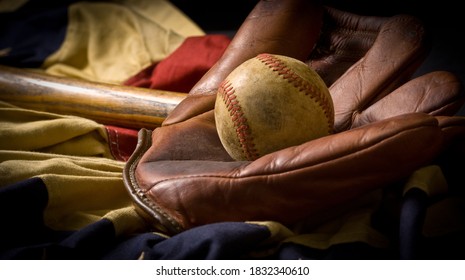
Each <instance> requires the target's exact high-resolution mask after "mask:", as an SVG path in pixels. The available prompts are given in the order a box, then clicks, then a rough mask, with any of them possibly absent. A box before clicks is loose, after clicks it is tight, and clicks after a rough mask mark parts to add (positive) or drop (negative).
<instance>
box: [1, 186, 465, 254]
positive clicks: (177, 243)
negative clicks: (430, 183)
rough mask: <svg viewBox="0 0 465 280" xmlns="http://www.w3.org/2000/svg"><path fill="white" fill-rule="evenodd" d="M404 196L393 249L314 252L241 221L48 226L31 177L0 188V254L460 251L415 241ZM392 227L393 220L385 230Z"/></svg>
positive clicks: (455, 238) (460, 243)
mask: <svg viewBox="0 0 465 280" xmlns="http://www.w3.org/2000/svg"><path fill="white" fill-rule="evenodd" d="M410 194H414V193H410ZM407 200H408V201H410V202H406V204H405V206H404V207H401V209H400V210H402V211H401V213H400V215H401V216H402V217H404V218H402V219H401V225H400V228H401V229H402V231H401V235H400V239H401V240H402V242H400V243H399V244H400V248H399V244H398V241H397V239H396V238H393V239H392V242H393V243H392V246H390V247H389V248H387V249H377V248H373V247H370V246H369V245H367V244H364V243H349V244H339V245H335V246H332V247H330V248H328V249H327V250H317V249H312V248H308V247H306V246H302V245H297V244H293V243H282V244H277V243H272V242H271V243H270V239H269V238H270V237H271V233H270V231H269V229H268V227H266V226H264V225H258V224H249V223H242V222H223V223H215V224H209V225H204V226H199V227H196V228H193V229H190V230H187V231H184V232H182V233H179V234H177V235H174V236H172V237H165V236H162V235H158V234H155V233H153V232H134V233H132V234H131V235H127V236H120V237H119V236H116V235H115V230H114V226H113V224H112V222H111V221H110V220H106V219H101V220H99V221H98V222H95V223H93V224H90V225H89V226H87V227H84V228H82V229H80V230H76V231H56V230H52V229H50V228H47V227H46V226H45V224H44V220H43V212H44V209H45V207H46V205H47V201H48V195H47V188H46V186H45V184H44V182H43V181H42V180H41V179H40V178H31V179H28V180H24V181H21V182H18V183H16V184H13V185H10V186H6V187H2V188H0V224H1V230H0V259H68V260H69V259H71V260H76V259H87V260H98V259H110V260H136V259H139V258H141V257H142V258H143V259H150V260H177V259H179V260H182V259H184V260H189V259H190V260H192V259H199V260H201V259H212V260H213V259H215V260H218V259H281V260H284V259H285V260H294V259H317V260H319V259H323V260H329V259H358V260H364V259H367V260H369V259H397V258H399V252H403V254H404V255H401V257H403V258H419V259H420V258H423V259H431V258H433V259H434V258H440V259H444V258H449V259H450V258H457V257H458V258H462V257H463V253H461V254H459V255H457V252H464V251H465V250H464V249H465V241H464V238H463V235H462V234H461V233H459V234H456V235H452V236H445V237H440V238H434V239H431V238H430V239H422V241H424V242H421V243H420V244H421V246H416V245H418V243H415V242H418V240H419V239H418V238H419V232H420V231H419V228H421V226H420V225H421V223H422V216H423V215H422V214H421V213H422V211H424V209H425V208H424V207H425V204H424V201H423V198H422V196H421V195H420V196H413V197H410V195H408V196H407ZM419 200H420V201H419ZM418 202H420V203H418ZM404 203H405V202H404ZM400 210H399V211H400ZM405 211H407V212H405ZM402 213H404V214H402ZM415 213H420V215H415ZM412 214H414V215H412ZM386 216H387V215H380V216H378V221H377V223H383V221H384V222H386V219H385V218H386ZM383 217H384V218H383ZM397 223H399V221H398V222H397ZM398 227H399V225H398V224H397V226H395V227H393V229H394V230H393V231H396V229H398ZM264 244H267V245H264ZM420 247H421V248H420ZM264 252H266V253H264ZM405 252H407V253H408V254H406V253H405ZM258 253H259V254H258ZM413 253H414V254H413Z"/></svg>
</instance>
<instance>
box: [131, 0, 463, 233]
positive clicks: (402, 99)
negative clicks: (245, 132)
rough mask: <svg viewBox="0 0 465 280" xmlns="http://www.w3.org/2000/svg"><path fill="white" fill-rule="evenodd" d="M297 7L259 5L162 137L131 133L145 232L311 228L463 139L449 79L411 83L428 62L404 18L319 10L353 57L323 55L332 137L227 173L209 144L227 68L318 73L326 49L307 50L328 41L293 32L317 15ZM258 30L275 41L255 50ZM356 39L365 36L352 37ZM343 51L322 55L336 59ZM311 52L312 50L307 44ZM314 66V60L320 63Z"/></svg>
mask: <svg viewBox="0 0 465 280" xmlns="http://www.w3.org/2000/svg"><path fill="white" fill-rule="evenodd" d="M303 2H305V3H307V1H298V0H295V1H289V2H287V1H260V2H259V3H258V5H257V8H256V9H254V10H253V11H252V12H251V14H250V15H249V17H248V18H247V20H246V21H245V22H244V25H243V26H242V27H241V29H240V32H239V33H238V35H237V36H236V37H235V39H234V40H233V43H232V47H231V49H228V50H226V52H225V54H224V57H223V58H222V59H221V60H220V61H219V62H218V65H216V66H215V67H213V68H212V70H211V71H210V72H208V73H207V74H206V75H205V76H204V78H203V79H202V80H201V81H200V82H199V83H198V86H197V87H194V89H193V91H192V92H191V94H189V96H188V97H186V98H185V99H184V100H183V101H182V102H181V103H180V105H178V106H177V107H176V108H175V110H174V111H173V112H172V113H171V114H170V116H168V118H167V119H166V120H165V123H164V124H163V126H161V127H159V128H156V129H155V130H154V131H153V132H151V131H146V130H143V131H141V137H140V142H139V143H140V145H139V146H138V148H137V151H136V152H135V153H134V155H133V156H132V157H131V159H130V161H129V162H128V164H127V166H126V168H125V173H124V174H125V184H126V187H127V188H128V190H129V191H130V193H131V194H132V196H133V199H134V201H135V204H136V206H137V208H138V209H139V210H140V212H141V214H142V215H143V216H145V217H147V218H148V221H149V222H150V223H151V224H152V225H153V226H154V227H157V228H161V229H163V230H165V231H166V232H168V233H176V232H179V231H182V230H185V229H189V228H192V227H195V226H199V225H203V224H207V223H213V222H220V221H247V220H274V221H278V222H281V223H284V224H292V223H295V222H297V221H299V220H301V219H306V221H309V220H310V222H311V221H312V219H313V220H314V221H315V222H317V221H318V220H319V219H320V216H321V215H322V214H325V213H326V214H327V213H328V212H331V210H332V209H335V208H337V206H342V205H344V204H345V203H347V202H349V201H351V200H353V199H355V198H357V197H360V196H362V195H364V194H366V193H367V192H370V191H372V190H374V189H377V188H383V187H387V186H389V185H390V184H392V183H394V182H397V181H398V180H401V179H402V178H404V177H405V176H408V175H409V174H410V173H411V172H413V171H414V170H416V169H417V168H420V167H422V166H424V165H427V164H429V163H431V162H432V161H433V160H434V159H435V158H436V157H437V156H438V155H439V154H440V153H441V152H442V151H443V150H444V149H445V146H446V145H448V143H451V141H453V140H454V139H459V138H461V137H462V135H463V134H464V133H465V131H464V129H463V126H464V121H463V119H461V118H458V119H457V118H456V117H447V116H448V115H453V114H454V113H455V111H456V110H457V109H458V108H460V106H461V105H462V104H463V100H464V92H463V88H462V85H461V84H460V82H459V81H458V79H457V78H456V77H455V76H454V75H453V74H451V73H448V72H433V73H430V74H427V75H424V76H422V77H418V78H416V79H414V80H411V81H410V76H411V74H412V73H413V71H414V70H415V67H417V66H418V65H419V63H420V62H421V59H422V58H423V57H424V54H425V52H426V51H427V50H428V44H427V40H425V36H426V33H425V30H424V29H423V26H422V24H421V22H419V21H418V20H417V19H415V18H413V17H410V16H404V15H399V16H395V17H392V18H373V17H360V16H356V15H353V14H348V13H344V12H342V11H335V10H328V9H326V10H325V16H324V17H325V18H326V20H328V16H329V17H330V18H333V19H334V17H337V18H338V19H339V20H333V21H332V23H333V24H334V23H335V24H336V25H335V26H334V27H333V29H329V30H336V29H337V30H344V28H345V26H346V25H347V28H349V29H352V30H354V29H355V30H354V31H353V32H346V33H345V35H344V36H346V38H344V39H341V40H343V41H344V42H345V43H344V44H346V45H345V46H343V49H346V50H347V51H348V52H349V53H350V52H353V53H357V55H354V56H353V57H352V61H350V62H347V60H345V61H344V63H342V62H341V61H342V58H343V57H347V56H346V55H344V56H338V52H334V53H331V52H328V53H327V54H326V55H327V57H326V58H327V59H329V60H327V61H324V60H320V62H319V63H320V64H319V67H320V70H321V69H325V70H324V72H325V73H327V74H328V75H327V78H328V81H330V80H331V81H332V80H334V79H335V80H334V82H333V83H332V84H331V87H330V91H331V94H332V96H333V101H334V104H335V108H337V109H336V130H337V133H335V134H332V135H329V136H326V137H323V138H319V139H317V140H313V141H309V142H307V143H304V144H302V145H299V146H294V147H289V148H286V149H283V150H280V151H277V152H274V153H271V154H269V155H266V156H263V157H261V158H259V159H257V160H255V161H233V160H232V159H231V158H230V157H229V156H228V155H227V153H226V151H225V150H224V148H223V147H222V146H221V143H220V141H219V138H218V134H217V132H216V128H215V123H214V116H213V111H212V109H213V104H214V100H215V89H216V87H217V86H218V83H219V82H220V81H221V79H222V78H224V76H225V75H226V74H227V73H229V71H230V70H231V69H232V68H233V67H234V66H235V65H238V63H240V62H242V61H244V60H245V59H247V58H249V57H250V56H252V55H256V54H258V53H259V52H264V51H266V52H270V53H272V52H279V51H283V52H285V53H284V54H287V55H290V56H294V57H299V58H301V59H302V57H304V59H306V58H309V57H310V60H307V62H308V63H309V65H316V64H312V63H311V59H312V57H311V56H309V55H310V54H311V50H319V47H318V44H324V40H323V41H321V40H320V41H318V40H317V39H319V38H320V39H321V38H328V37H327V36H326V35H325V34H324V32H329V31H328V29H325V28H328V27H327V25H326V27H324V28H323V29H321V31H322V32H323V34H322V35H321V36H315V29H314V28H318V29H319V28H320V27H322V26H324V25H319V20H320V19H318V17H313V20H314V22H313V23H312V20H310V22H309V21H307V20H295V18H298V17H299V16H300V17H302V16H303V15H305V14H308V13H311V14H314V15H315V12H314V11H313V9H315V7H314V6H311V5H310V6H307V4H303ZM281 5H285V8H282V6H281ZM302 5H303V6H302ZM305 9H307V10H305ZM317 11H318V10H317ZM281 12H282V13H283V14H281ZM289 13H290V14H293V15H295V17H291V16H289V15H290V14H289ZM316 14H319V13H316ZM273 19H276V22H274V21H273ZM311 19H312V18H311ZM271 23H275V24H271ZM308 24H315V25H313V26H312V28H309V27H308V26H307V25H308ZM264 25H266V26H268V29H267V32H266V34H267V35H266V36H267V37H266V38H275V40H265V39H263V38H262V39H261V40H258V42H257V40H256V38H257V37H255V36H253V35H254V34H256V33H257V30H258V29H257V28H259V29H263V28H264V27H263V26H264ZM358 28H360V32H361V33H363V32H365V30H370V32H369V33H370V34H371V35H370V36H368V37H365V36H358V35H357V34H358V33H357V32H356V31H357V30H358ZM289 30H292V31H293V32H289ZM294 31H295V32H294ZM291 33H292V34H291ZM294 33H297V34H298V35H295V34H294ZM351 34H353V35H351ZM325 36H326V37H325ZM331 36H332V35H331ZM331 36H329V38H331ZM299 37H301V38H305V42H306V43H305V44H303V43H302V41H301V40H299ZM309 38H310V39H309ZM278 39H279V40H278ZM352 39H353V40H352ZM341 40H334V41H331V42H330V43H329V44H330V46H331V45H332V44H333V45H334V48H338V47H340V46H341V45H340V44H339V43H341ZM316 41H318V43H317V46H316V48H313V45H312V43H311V42H316ZM357 42H363V43H361V44H358V43H357ZM344 44H343V45H344ZM324 48H327V46H325V47H323V49H324ZM329 49H331V47H329ZM357 50H358V52H357ZM359 56H360V58H358V57H359ZM305 57H306V58H305ZM316 57H320V59H322V56H321V53H319V54H318V56H315V57H313V59H316ZM330 58H332V60H331V59H330ZM314 61H315V63H316V60H314ZM333 63H334V64H333ZM341 63H342V64H345V66H344V68H345V70H344V73H340V69H339V67H340V66H341ZM321 71H323V70H321ZM435 116H439V117H435ZM449 118H451V119H449ZM438 120H440V122H438ZM462 139H463V137H462Z"/></svg>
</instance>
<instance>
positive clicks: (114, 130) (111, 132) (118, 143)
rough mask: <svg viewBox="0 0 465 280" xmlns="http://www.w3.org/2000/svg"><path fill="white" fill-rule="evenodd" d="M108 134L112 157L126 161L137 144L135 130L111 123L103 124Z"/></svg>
mask: <svg viewBox="0 0 465 280" xmlns="http://www.w3.org/2000/svg"><path fill="white" fill-rule="evenodd" d="M105 129H106V130H107V135H108V145H109V147H110V151H111V154H112V155H113V158H114V159H116V160H119V161H127V160H128V159H129V157H130V156H131V154H132V153H133V152H134V149H135V148H136V144H137V131H136V130H134V129H128V128H122V127H117V126H112V125H105Z"/></svg>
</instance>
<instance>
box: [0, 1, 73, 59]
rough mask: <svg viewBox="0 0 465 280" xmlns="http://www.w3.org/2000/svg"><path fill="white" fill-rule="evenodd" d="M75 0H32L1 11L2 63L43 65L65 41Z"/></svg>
mask: <svg viewBox="0 0 465 280" xmlns="http://www.w3.org/2000/svg"><path fill="white" fill-rule="evenodd" d="M73 2H77V1H76V0H65V1H58V2H56V1H40V0H29V2H28V3H26V4H25V5H24V6H22V7H21V8H19V9H18V10H16V11H13V12H5V13H0V53H1V54H2V55H0V64H3V65H9V66H14V67H30V68H38V67H40V66H41V65H42V63H43V62H44V60H45V59H46V58H47V57H48V56H50V55H51V54H52V53H53V52H55V51H56V50H57V49H58V48H59V47H60V46H61V44H62V43H63V41H64V38H65V35H66V28H67V25H68V7H69V5H70V4H71V3H73Z"/></svg>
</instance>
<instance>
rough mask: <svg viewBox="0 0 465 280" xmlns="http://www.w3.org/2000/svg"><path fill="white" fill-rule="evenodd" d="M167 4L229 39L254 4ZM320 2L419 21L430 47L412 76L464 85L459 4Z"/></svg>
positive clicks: (451, 0) (464, 28)
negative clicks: (453, 77)
mask: <svg viewBox="0 0 465 280" xmlns="http://www.w3.org/2000/svg"><path fill="white" fill-rule="evenodd" d="M171 2H172V3H173V4H174V5H176V6H177V7H178V8H180V9H181V10H182V11H183V12H185V13H186V14H187V15H188V16H189V17H190V18H191V19H192V20H193V21H195V22H196V23H197V24H198V25H199V26H200V27H201V28H202V29H204V30H205V31H206V32H207V33H226V34H228V35H231V36H232V35H233V34H234V31H235V30H237V29H238V28H239V27H240V25H241V24H242V22H243V21H244V19H245V18H246V17H247V15H248V14H249V12H250V11H251V10H252V9H253V7H254V6H255V4H256V3H257V1H256V0H254V1H251V0H242V1H241V0H238V1H230V2H225V1H218V0H217V1H212V0H197V1H193V0H172V1H171ZM323 3H324V5H327V6H332V7H335V8H338V9H341V10H345V11H349V12H353V13H356V14H360V15H372V16H393V15H396V14H409V15H413V16H416V17H418V18H420V19H421V20H422V21H423V22H424V23H425V26H426V28H427V29H428V30H429V32H430V33H431V35H432V38H433V48H432V50H431V53H430V55H429V56H428V58H427V59H426V60H425V62H424V63H423V65H422V66H421V67H420V68H419V69H418V71H417V72H416V74H415V75H416V76H418V75H422V74H424V73H427V72H431V71H434V70H446V71H450V72H453V73H455V74H457V75H458V76H459V78H460V79H461V80H462V82H463V83H464V84H465V55H464V51H465V42H464V37H465V13H464V12H463V10H462V9H461V8H460V7H459V3H460V2H459V1H456V0H443V1H438V2H435V1H428V2H426V1H418V0H410V1H409V0H406V1H400V0H392V1H373V0H372V1H368V0H354V1H347V0H346V1H344V0H329V1H323ZM458 115H465V106H464V107H463V108H462V109H461V110H460V111H459V112H458Z"/></svg>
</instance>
